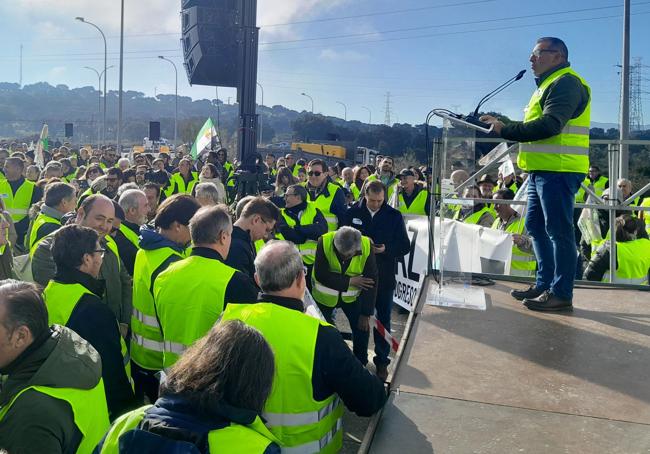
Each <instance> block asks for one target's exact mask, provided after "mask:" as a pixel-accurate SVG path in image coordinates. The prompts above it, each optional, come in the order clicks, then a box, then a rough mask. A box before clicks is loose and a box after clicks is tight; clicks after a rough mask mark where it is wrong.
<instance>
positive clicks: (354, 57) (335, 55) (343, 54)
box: [319, 49, 368, 62]
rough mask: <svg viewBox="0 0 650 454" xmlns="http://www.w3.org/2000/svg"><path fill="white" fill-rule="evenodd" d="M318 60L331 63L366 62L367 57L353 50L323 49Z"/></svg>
mask: <svg viewBox="0 0 650 454" xmlns="http://www.w3.org/2000/svg"><path fill="white" fill-rule="evenodd" d="M319 58H320V59H321V60H326V61H331V62H360V61H365V60H367V59H368V56H367V55H365V54H362V53H361V52H356V51H354V50H340V51H339V50H334V49H323V50H322V51H321V53H320V55H319Z"/></svg>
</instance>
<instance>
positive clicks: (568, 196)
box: [481, 37, 591, 311]
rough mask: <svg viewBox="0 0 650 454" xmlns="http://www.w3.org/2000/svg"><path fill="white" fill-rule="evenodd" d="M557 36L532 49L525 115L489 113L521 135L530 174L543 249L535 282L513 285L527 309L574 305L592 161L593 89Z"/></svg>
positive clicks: (536, 238) (538, 247) (510, 136)
mask: <svg viewBox="0 0 650 454" xmlns="http://www.w3.org/2000/svg"><path fill="white" fill-rule="evenodd" d="M568 57H569V52H568V50H567V47H566V45H565V44H564V42H563V41H562V40H560V39H558V38H550V37H546V38H540V39H538V40H537V43H536V45H535V48H534V49H533V52H532V53H531V55H530V62H531V66H532V70H533V73H534V74H535V82H536V84H537V90H535V92H534V93H533V96H532V97H531V98H530V101H529V102H528V106H527V107H526V109H525V115H524V121H523V122H513V123H511V124H509V125H507V126H506V125H504V123H502V122H501V121H499V120H497V119H496V118H494V117H492V116H489V115H484V116H482V117H481V121H484V122H486V123H489V124H491V125H493V130H494V132H495V133H496V134H499V135H500V136H501V137H503V138H504V139H507V140H512V141H517V142H520V145H519V156H518V158H517V165H518V166H519V167H520V168H521V169H522V170H524V171H526V172H528V173H529V174H530V176H529V181H530V183H529V187H528V211H527V213H526V228H527V229H528V232H529V233H530V235H531V236H532V237H533V247H534V249H535V255H536V256H537V264H538V268H537V278H536V282H535V285H533V286H531V287H530V288H529V289H527V290H523V291H520V290H513V291H512V292H511V294H512V296H513V297H515V298H516V299H518V300H523V302H524V304H525V305H526V307H528V309H531V310H537V311H563V310H571V309H572V308H573V306H572V298H573V282H574V277H575V273H576V262H577V251H576V244H575V234H574V229H573V209H574V199H575V194H576V193H577V191H578V189H579V188H580V183H581V182H582V181H583V180H584V178H585V174H586V173H587V170H588V169H589V122H590V112H591V90H590V88H589V86H588V85H587V82H586V81H585V80H584V79H583V78H582V77H580V75H578V73H576V72H575V71H574V70H573V69H571V68H570V65H569V61H568Z"/></svg>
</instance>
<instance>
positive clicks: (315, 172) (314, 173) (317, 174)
mask: <svg viewBox="0 0 650 454" xmlns="http://www.w3.org/2000/svg"><path fill="white" fill-rule="evenodd" d="M322 174H323V172H319V171H318V170H310V171H309V173H307V175H309V176H310V177H320V176H321V175H322Z"/></svg>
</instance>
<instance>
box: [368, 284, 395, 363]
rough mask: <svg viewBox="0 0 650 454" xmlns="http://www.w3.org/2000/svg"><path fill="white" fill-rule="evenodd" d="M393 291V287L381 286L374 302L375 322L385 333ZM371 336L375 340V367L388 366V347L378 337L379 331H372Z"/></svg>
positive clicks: (387, 326) (388, 322)
mask: <svg viewBox="0 0 650 454" xmlns="http://www.w3.org/2000/svg"><path fill="white" fill-rule="evenodd" d="M394 291H395V287H394V286H384V287H382V286H381V284H380V285H379V288H378V289H377V299H376V301H375V311H376V313H377V320H379V321H380V322H381V324H382V325H384V328H386V331H388V332H389V333H390V316H391V311H392V309H393V292H394ZM373 336H374V340H375V358H374V359H373V362H374V363H375V365H377V366H380V365H381V366H388V364H390V359H389V358H388V354H389V353H390V345H389V344H388V342H386V341H385V340H384V338H383V337H382V336H380V335H379V331H377V330H376V329H373Z"/></svg>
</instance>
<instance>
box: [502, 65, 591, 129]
mask: <svg viewBox="0 0 650 454" xmlns="http://www.w3.org/2000/svg"><path fill="white" fill-rule="evenodd" d="M568 66H569V64H568V63H566V64H563V65H560V66H557V67H555V68H552V69H550V70H549V71H547V72H546V73H544V74H542V75H541V76H540V77H539V78H537V79H535V83H536V84H537V86H538V87H539V86H540V85H541V84H542V82H544V80H545V79H546V78H547V77H548V76H550V75H551V74H552V73H554V72H555V71H557V70H559V69H562V68H566V67H568ZM540 104H541V105H542V108H543V114H542V116H541V117H540V118H538V119H537V120H533V121H531V122H528V123H522V122H519V121H517V122H512V123H510V124H508V125H506V126H504V127H503V129H502V130H501V137H503V138H504V139H508V140H513V141H516V142H532V141H536V140H542V139H548V138H549V137H552V136H555V135H557V134H559V133H560V132H561V131H562V128H564V126H565V125H566V124H567V122H568V121H569V120H570V119H572V118H577V117H579V116H580V115H582V112H584V110H585V108H586V107H587V105H588V104H589V92H588V91H587V89H586V88H585V87H584V85H582V82H580V80H579V79H578V78H577V77H575V76H573V75H571V74H566V75H564V76H562V77H560V78H558V79H557V80H555V81H554V82H553V83H552V84H551V86H550V87H549V88H548V89H547V90H546V92H545V93H544V96H543V97H542V99H541V100H540Z"/></svg>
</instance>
